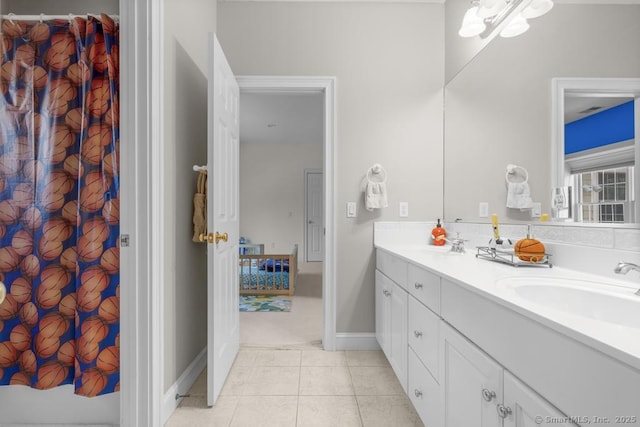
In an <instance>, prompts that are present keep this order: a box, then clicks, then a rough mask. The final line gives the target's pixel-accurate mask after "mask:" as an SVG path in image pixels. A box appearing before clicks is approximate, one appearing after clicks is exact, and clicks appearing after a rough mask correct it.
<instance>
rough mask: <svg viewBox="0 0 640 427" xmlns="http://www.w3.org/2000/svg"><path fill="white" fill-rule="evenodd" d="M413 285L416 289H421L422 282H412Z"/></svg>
mask: <svg viewBox="0 0 640 427" xmlns="http://www.w3.org/2000/svg"><path fill="white" fill-rule="evenodd" d="M413 286H414V287H415V288H416V289H422V283H418V282H416V283H414V284H413Z"/></svg>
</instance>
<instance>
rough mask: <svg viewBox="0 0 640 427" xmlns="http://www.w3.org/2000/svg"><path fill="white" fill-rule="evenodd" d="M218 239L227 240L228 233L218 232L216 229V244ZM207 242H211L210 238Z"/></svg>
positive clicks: (218, 241)
mask: <svg viewBox="0 0 640 427" xmlns="http://www.w3.org/2000/svg"><path fill="white" fill-rule="evenodd" d="M220 240H222V241H223V242H226V241H228V240H229V235H228V234H227V233H222V234H220V233H218V232H217V231H216V236H215V241H216V245H217V244H218V243H220ZM209 242H210V243H212V242H211V240H209Z"/></svg>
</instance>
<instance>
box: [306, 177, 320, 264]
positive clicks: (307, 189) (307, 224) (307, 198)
mask: <svg viewBox="0 0 640 427" xmlns="http://www.w3.org/2000/svg"><path fill="white" fill-rule="evenodd" d="M312 173H321V174H322V178H323V179H324V170H323V169H318V168H313V169H305V170H304V262H317V261H309V252H308V249H309V242H308V241H307V238H308V236H309V232H308V230H307V227H308V226H309V217H308V214H309V209H308V207H309V187H308V185H307V184H308V179H309V174H312ZM323 191H324V190H323ZM323 201H324V200H323ZM322 221H323V222H324V212H323V218H322ZM322 252H323V255H324V248H322Z"/></svg>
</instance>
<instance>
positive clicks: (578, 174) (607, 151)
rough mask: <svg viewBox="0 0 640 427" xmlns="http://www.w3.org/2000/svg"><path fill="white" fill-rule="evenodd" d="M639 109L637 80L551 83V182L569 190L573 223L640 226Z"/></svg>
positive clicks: (580, 80)
mask: <svg viewBox="0 0 640 427" xmlns="http://www.w3.org/2000/svg"><path fill="white" fill-rule="evenodd" d="M639 105H640V78H638V79H632V78H595V79H594V78H586V79H575V78H556V79H553V81H552V114H553V117H552V123H551V124H552V129H553V131H554V132H553V138H552V149H551V151H552V153H554V155H555V158H556V163H555V164H554V165H553V166H554V167H553V170H552V179H553V180H554V181H553V182H554V183H555V187H556V188H566V187H570V188H572V189H573V192H572V194H573V200H572V206H571V207H570V211H573V213H574V214H573V216H572V218H571V220H572V221H575V222H583V223H612V224H615V223H638V222H640V221H639V220H638V213H639V212H640V210H639V209H638V204H639V203H640V198H639V197H638V189H639V188H640V174H636V173H634V170H635V168H634V165H636V164H640V163H639V162H638V160H637V159H639V158H640V157H638V156H639V155H640V138H638V133H640V112H639V111H638V108H637V106H639ZM636 141H638V143H636ZM555 211H556V210H555V209H553V207H552V213H556V212H555ZM554 216H555V215H554Z"/></svg>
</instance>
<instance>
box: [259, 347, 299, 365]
mask: <svg viewBox="0 0 640 427" xmlns="http://www.w3.org/2000/svg"><path fill="white" fill-rule="evenodd" d="M256 353H257V356H256V360H255V362H254V366H300V357H301V354H302V352H301V351H300V350H260V351H257V352H256Z"/></svg>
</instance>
